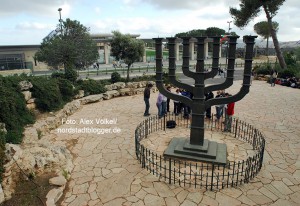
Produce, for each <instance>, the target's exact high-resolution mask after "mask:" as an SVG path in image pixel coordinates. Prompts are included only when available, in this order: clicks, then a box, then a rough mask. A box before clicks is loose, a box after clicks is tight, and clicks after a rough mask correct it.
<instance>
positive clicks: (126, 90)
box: [119, 88, 134, 96]
mask: <svg viewBox="0 0 300 206" xmlns="http://www.w3.org/2000/svg"><path fill="white" fill-rule="evenodd" d="M119 92H120V96H125V95H127V96H131V95H133V94H134V91H133V90H132V89H131V88H124V89H120V90H119Z"/></svg>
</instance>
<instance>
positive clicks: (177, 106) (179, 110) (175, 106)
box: [173, 89, 181, 116]
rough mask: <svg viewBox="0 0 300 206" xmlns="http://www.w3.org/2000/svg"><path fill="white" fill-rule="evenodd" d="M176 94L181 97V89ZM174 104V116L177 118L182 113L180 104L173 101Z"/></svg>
mask: <svg viewBox="0 0 300 206" xmlns="http://www.w3.org/2000/svg"><path fill="white" fill-rule="evenodd" d="M176 94H177V95H181V93H180V90H179V89H176ZM173 102H174V114H175V115H176V116H177V115H179V113H180V112H181V108H180V102H179V101H177V100H173Z"/></svg>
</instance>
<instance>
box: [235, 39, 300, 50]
mask: <svg viewBox="0 0 300 206" xmlns="http://www.w3.org/2000/svg"><path fill="white" fill-rule="evenodd" d="M266 44H267V42H266V41H261V40H259V39H258V40H256V42H255V45H256V46H258V47H260V48H265V47H266ZM279 45H280V47H281V48H295V47H300V41H288V42H279ZM244 46H245V44H244V43H243V40H242V39H238V44H237V47H238V48H241V47H244ZM269 48H274V45H273V41H272V40H271V41H269Z"/></svg>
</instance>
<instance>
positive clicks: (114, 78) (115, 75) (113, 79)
mask: <svg viewBox="0 0 300 206" xmlns="http://www.w3.org/2000/svg"><path fill="white" fill-rule="evenodd" d="M120 81H121V75H120V74H119V73H118V72H113V73H111V83H115V82H120Z"/></svg>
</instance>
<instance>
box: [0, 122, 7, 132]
mask: <svg viewBox="0 0 300 206" xmlns="http://www.w3.org/2000/svg"><path fill="white" fill-rule="evenodd" d="M0 131H1V132H4V133H5V134H6V133H7V130H6V128H5V124H4V123H1V122H0Z"/></svg>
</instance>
